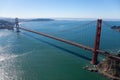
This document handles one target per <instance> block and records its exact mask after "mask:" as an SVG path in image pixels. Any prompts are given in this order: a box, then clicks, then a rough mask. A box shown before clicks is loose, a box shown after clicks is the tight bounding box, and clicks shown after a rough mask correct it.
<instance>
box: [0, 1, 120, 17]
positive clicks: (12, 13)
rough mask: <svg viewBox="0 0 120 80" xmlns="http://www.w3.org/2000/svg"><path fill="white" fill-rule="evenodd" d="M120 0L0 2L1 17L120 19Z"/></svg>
mask: <svg viewBox="0 0 120 80" xmlns="http://www.w3.org/2000/svg"><path fill="white" fill-rule="evenodd" d="M119 9H120V0H0V17H10V18H15V17H19V18H108V19H120V10H119Z"/></svg>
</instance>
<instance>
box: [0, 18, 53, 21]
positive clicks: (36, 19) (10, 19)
mask: <svg viewBox="0 0 120 80" xmlns="http://www.w3.org/2000/svg"><path fill="white" fill-rule="evenodd" d="M0 20H4V21H9V22H15V19H14V18H3V17H1V18H0ZM29 21H54V19H50V18H33V19H21V18H19V22H29Z"/></svg>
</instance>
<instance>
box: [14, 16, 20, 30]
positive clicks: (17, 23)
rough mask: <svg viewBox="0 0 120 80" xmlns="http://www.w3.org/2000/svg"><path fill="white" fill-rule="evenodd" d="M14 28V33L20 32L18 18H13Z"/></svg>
mask: <svg viewBox="0 0 120 80" xmlns="http://www.w3.org/2000/svg"><path fill="white" fill-rule="evenodd" d="M15 28H16V32H20V29H19V21H18V18H15Z"/></svg>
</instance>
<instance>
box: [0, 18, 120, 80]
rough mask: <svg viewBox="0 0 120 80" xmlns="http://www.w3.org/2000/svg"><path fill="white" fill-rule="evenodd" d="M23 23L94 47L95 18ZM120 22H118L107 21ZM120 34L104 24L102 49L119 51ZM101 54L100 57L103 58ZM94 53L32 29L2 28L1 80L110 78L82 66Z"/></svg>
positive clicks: (0, 35)
mask: <svg viewBox="0 0 120 80" xmlns="http://www.w3.org/2000/svg"><path fill="white" fill-rule="evenodd" d="M88 22H89V21H72V20H71V21H69V20H68V21H66V20H56V21H49V22H22V23H21V25H22V27H25V28H29V29H32V30H36V31H40V32H44V33H47V34H50V35H53V36H56V37H60V38H64V39H67V40H71V41H74V42H77V43H81V44H83V45H87V46H90V47H93V43H94V36H95V30H96V27H95V26H96V21H94V22H93V23H92V24H89V25H87V26H81V25H83V24H85V23H88ZM108 23H110V24H111V25H115V24H116V25H120V22H119V21H108ZM119 40H120V33H119V32H117V31H114V30H112V29H110V26H106V25H105V24H103V25H102V34H101V43H100V49H102V50H105V51H109V52H114V53H115V54H116V53H117V52H118V51H119V50H120V43H119ZM102 58H103V56H100V57H99V59H102ZM90 59H91V52H88V51H84V50H82V49H79V48H77V47H74V46H71V45H68V44H65V43H62V42H59V41H56V40H53V39H49V38H46V37H43V36H40V35H36V34H33V33H30V32H26V31H22V30H21V32H20V33H16V31H9V30H0V80H107V79H106V78H105V77H103V76H102V75H100V74H98V73H91V72H89V71H85V70H83V69H82V67H83V66H85V65H89V64H90Z"/></svg>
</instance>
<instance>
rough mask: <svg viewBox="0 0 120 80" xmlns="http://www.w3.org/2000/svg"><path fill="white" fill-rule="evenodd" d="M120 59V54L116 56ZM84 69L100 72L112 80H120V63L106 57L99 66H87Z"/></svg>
mask: <svg viewBox="0 0 120 80" xmlns="http://www.w3.org/2000/svg"><path fill="white" fill-rule="evenodd" d="M116 56H118V57H120V54H118V55H116ZM83 69H85V70H88V71H90V72H98V73H100V74H101V75H103V76H105V77H107V78H108V79H110V80H120V61H116V60H113V59H111V58H109V57H106V58H105V59H104V60H102V61H101V62H100V63H99V64H98V65H93V66H85V67H83Z"/></svg>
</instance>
